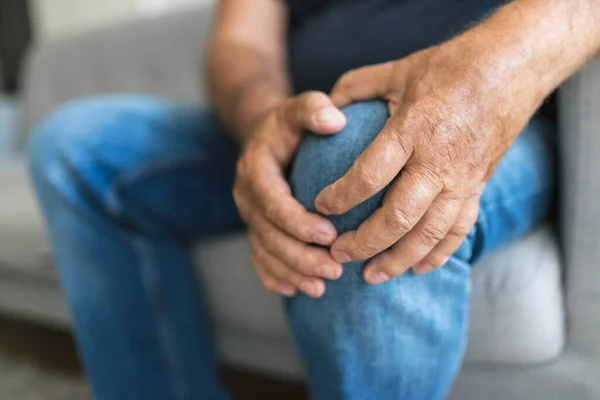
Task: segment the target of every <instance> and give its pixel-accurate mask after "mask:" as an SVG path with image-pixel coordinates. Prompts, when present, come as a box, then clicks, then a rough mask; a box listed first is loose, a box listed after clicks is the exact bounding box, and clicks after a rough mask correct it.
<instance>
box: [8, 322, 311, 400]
mask: <svg viewBox="0 0 600 400" xmlns="http://www.w3.org/2000/svg"><path fill="white" fill-rule="evenodd" d="M223 380H224V382H225V384H226V385H227V387H228V389H229V391H230V393H231V394H232V395H233V396H234V398H235V399H238V400H271V399H272V400H281V399H286V400H305V399H306V398H307V392H306V388H305V386H304V385H303V384H300V383H296V382H285V381H281V380H278V379H274V378H271V377H266V376H261V375H257V374H251V373H248V372H245V371H240V370H237V369H235V368H230V367H223ZM3 391H4V392H3ZM9 392H10V393H11V394H13V395H11V396H10V398H11V399H15V398H18V399H19V400H55V399H56V400H83V399H84V398H89V391H88V388H87V386H86V385H85V381H84V379H83V375H82V371H81V365H80V363H79V361H78V359H77V353H76V351H75V346H74V343H73V338H72V337H71V335H70V334H68V333H67V332H64V331H59V330H55V329H51V328H45V327H39V326H36V325H33V324H30V323H25V322H21V321H17V320H15V319H11V318H7V317H3V316H0V399H2V400H4V399H6V398H9V397H8V394H6V393H9ZM40 393H41V394H40ZM17 396H18V397H17Z"/></svg>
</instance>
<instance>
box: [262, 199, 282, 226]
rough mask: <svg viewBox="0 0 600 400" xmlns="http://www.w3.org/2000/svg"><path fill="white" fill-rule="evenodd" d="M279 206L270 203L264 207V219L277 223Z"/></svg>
mask: <svg viewBox="0 0 600 400" xmlns="http://www.w3.org/2000/svg"><path fill="white" fill-rule="evenodd" d="M279 211H280V205H279V204H278V203H275V202H272V203H269V204H266V205H265V217H267V219H269V220H271V221H277V220H278V219H279V215H280V212H279Z"/></svg>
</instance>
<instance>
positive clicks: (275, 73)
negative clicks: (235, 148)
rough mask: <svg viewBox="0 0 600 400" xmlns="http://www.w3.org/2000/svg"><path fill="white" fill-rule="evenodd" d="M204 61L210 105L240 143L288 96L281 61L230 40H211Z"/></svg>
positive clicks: (287, 79)
mask: <svg viewBox="0 0 600 400" xmlns="http://www.w3.org/2000/svg"><path fill="white" fill-rule="evenodd" d="M207 60H208V62H207V68H206V71H207V72H206V75H207V76H206V82H207V84H208V89H209V96H210V98H211V101H212V105H213V107H214V109H215V110H216V112H217V114H218V116H219V118H220V120H221V121H222V122H223V123H224V124H225V126H226V128H227V129H228V130H229V132H230V133H231V134H232V135H233V136H234V139H236V141H238V142H239V143H242V144H243V143H244V141H245V139H246V138H247V135H248V133H249V131H250V130H251V128H252V125H253V124H254V122H255V121H256V120H257V119H258V118H259V117H260V116H261V115H262V114H264V113H265V112H266V111H267V110H268V109H270V108H271V107H273V106H274V105H276V104H278V103H280V102H281V101H282V100H283V99H285V98H286V97H288V96H289V95H290V92H291V90H290V81H289V78H288V75H287V70H286V67H285V62H284V61H283V60H282V59H281V57H276V56H272V55H268V54H263V53H262V52H261V51H260V50H258V49H256V48H253V47H252V46H250V45H247V44H244V43H235V42H231V41H223V42H219V41H215V42H214V43H213V45H212V46H211V49H210V50H209V52H208V54H207Z"/></svg>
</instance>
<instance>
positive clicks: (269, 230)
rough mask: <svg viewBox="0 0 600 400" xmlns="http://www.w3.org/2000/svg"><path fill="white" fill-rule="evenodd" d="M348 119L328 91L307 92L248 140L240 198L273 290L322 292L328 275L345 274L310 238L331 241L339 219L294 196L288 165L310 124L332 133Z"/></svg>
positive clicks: (257, 262) (256, 255) (272, 114)
mask: <svg viewBox="0 0 600 400" xmlns="http://www.w3.org/2000/svg"><path fill="white" fill-rule="evenodd" d="M345 124H346V119H345V117H344V115H343V114H342V113H341V112H340V111H339V110H338V109H337V108H336V107H335V106H334V105H333V103H332V101H331V99H330V98H329V97H328V96H327V95H326V94H324V93H320V92H306V93H304V94H301V95H299V96H297V97H294V98H291V99H288V100H286V101H284V102H283V103H282V104H281V105H280V106H278V107H275V108H274V109H272V110H271V111H269V112H268V113H267V114H266V115H265V116H263V117H262V118H261V119H260V121H259V122H258V123H256V124H255V128H254V129H253V133H252V134H251V136H250V138H249V139H248V141H247V142H246V144H245V146H244V151H243V154H242V156H241V158H240V160H239V162H238V165H237V177H236V181H235V187H234V198H235V202H236V204H237V207H238V209H239V212H240V215H241V217H242V219H243V220H244V221H245V222H246V224H247V227H248V233H249V238H250V244H251V247H252V264H253V265H254V268H255V269H256V272H257V274H258V276H259V278H260V280H261V282H262V283H263V285H264V286H265V287H266V288H267V289H269V290H272V291H274V292H277V293H280V294H283V295H286V296H293V295H294V294H295V293H296V289H300V290H301V291H303V292H305V293H306V294H308V295H310V296H312V297H320V296H322V295H323V293H324V292H325V283H324V281H323V279H322V278H327V279H338V278H339V277H340V276H341V274H342V266H341V264H340V263H338V262H337V261H335V260H334V259H333V258H332V257H331V255H330V253H329V252H328V251H327V250H325V249H323V248H320V247H317V246H311V245H310V244H309V243H317V244H320V245H323V246H329V245H331V244H332V243H333V241H334V240H335V239H336V237H337V233H336V230H335V228H334V226H333V224H332V223H331V222H329V221H328V220H327V219H325V218H323V217H321V216H318V215H316V214H311V213H309V212H308V211H306V209H305V208H304V207H302V205H300V203H298V201H296V199H294V197H293V196H292V194H291V190H290V187H289V185H288V183H287V181H286V179H285V176H284V173H283V170H284V168H285V166H286V165H288V163H289V162H290V159H291V157H292V155H293V154H294V152H295V151H296V149H297V148H298V146H299V144H300V142H301V140H302V138H303V136H304V134H305V132H306V131H307V130H310V131H312V132H315V133H320V134H325V135H327V134H333V133H336V132H338V131H340V130H341V129H342V128H343V127H344V125H345Z"/></svg>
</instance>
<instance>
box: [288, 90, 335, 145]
mask: <svg viewBox="0 0 600 400" xmlns="http://www.w3.org/2000/svg"><path fill="white" fill-rule="evenodd" d="M285 118H286V122H287V123H288V125H289V126H290V127H292V128H293V129H296V130H298V131H305V130H309V131H311V132H314V133H320V134H324V135H328V134H333V133H337V132H339V131H341V130H342V129H343V128H344V126H346V117H345V116H344V114H343V113H342V112H341V111H340V110H339V108H337V107H336V106H335V105H334V104H333V101H332V100H331V98H330V97H329V96H328V95H327V94H325V93H323V92H317V91H310V92H304V93H302V94H300V95H298V96H296V97H295V98H294V101H292V102H290V103H289V106H288V107H287V109H286V111H285Z"/></svg>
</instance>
